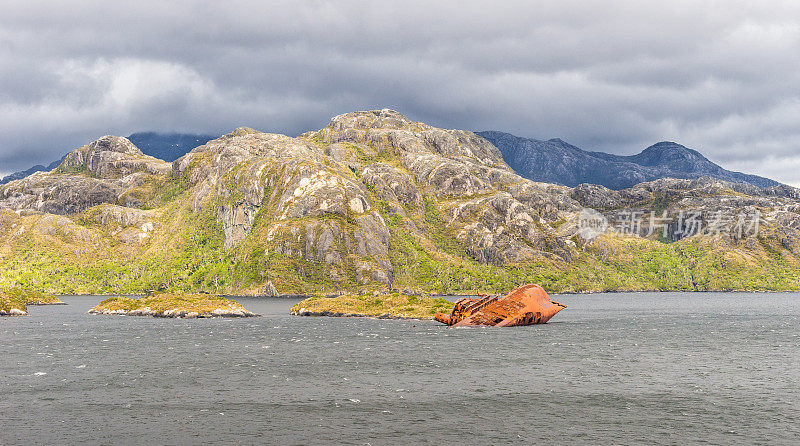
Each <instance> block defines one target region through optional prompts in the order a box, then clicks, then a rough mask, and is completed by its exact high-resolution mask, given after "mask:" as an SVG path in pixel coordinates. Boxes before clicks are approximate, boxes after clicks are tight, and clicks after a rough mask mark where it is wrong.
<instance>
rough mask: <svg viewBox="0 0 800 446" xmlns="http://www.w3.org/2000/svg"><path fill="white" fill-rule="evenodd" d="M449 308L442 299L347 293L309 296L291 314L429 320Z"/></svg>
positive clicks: (449, 305)
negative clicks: (387, 316) (350, 315)
mask: <svg viewBox="0 0 800 446" xmlns="http://www.w3.org/2000/svg"><path fill="white" fill-rule="evenodd" d="M452 309H453V303H452V302H448V301H447V300H445V299H442V298H435V299H434V298H431V297H422V296H407V295H404V294H399V293H390V294H384V295H380V296H375V295H374V294H366V295H353V294H347V295H343V296H337V297H310V298H308V299H305V300H303V301H301V302H299V303H298V304H296V305H295V306H293V307H292V309H291V312H292V313H298V312H301V311H310V312H324V311H329V312H332V313H345V314H358V315H365V316H381V315H384V314H390V315H392V316H395V317H401V318H414V319H430V318H433V315H434V314H436V313H437V312H443V313H449V312H450V311H451V310H452Z"/></svg>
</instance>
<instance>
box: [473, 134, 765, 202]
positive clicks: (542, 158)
mask: <svg viewBox="0 0 800 446" xmlns="http://www.w3.org/2000/svg"><path fill="white" fill-rule="evenodd" d="M476 133H477V134H478V135H480V136H482V137H484V138H486V139H487V140H489V142H491V143H492V144H494V145H495V146H496V147H497V148H498V149H500V152H502V154H503V159H504V160H505V162H506V163H507V164H508V165H509V166H510V167H511V168H512V169H514V171H515V172H517V174H519V175H520V176H522V177H524V178H527V179H530V180H534V181H541V182H545V183H555V184H563V185H565V186H570V187H574V186H577V185H578V184H581V183H591V184H600V185H603V186H605V187H607V188H609V189H615V190H620V189H627V188H629V187H632V186H634V185H636V184H639V183H642V182H645V181H653V180H657V179H660V178H684V179H694V178H699V177H712V178H717V179H720V180H724V181H730V182H734V183H749V184H752V185H755V186H757V187H772V186H777V185H779V184H780V183H778V182H777V181H774V180H771V179H769V178H764V177H760V176H756V175H748V174H744V173H740V172H733V171H730V170H726V169H723V168H722V167H720V166H718V165H717V164H714V163H713V162H711V161H709V160H708V158H706V157H704V156H703V155H702V154H700V152H698V151H696V150H692V149H689V148H686V147H684V146H682V145H680V144H677V143H674V142H666V141H665V142H660V143H658V144H654V145H652V146H650V147H648V148H646V149H644V150H643V151H642V152H641V153H639V154H637V155H630V156H621V155H613V154H610V153H603V152H589V151H586V150H582V149H580V148H578V147H575V146H573V145H571V144H568V143H566V142H564V141H562V140H560V139H550V140H547V141H542V140H538V139H529V138H521V137H518V136H514V135H512V134H510V133H503V132H497V131H486V132H476Z"/></svg>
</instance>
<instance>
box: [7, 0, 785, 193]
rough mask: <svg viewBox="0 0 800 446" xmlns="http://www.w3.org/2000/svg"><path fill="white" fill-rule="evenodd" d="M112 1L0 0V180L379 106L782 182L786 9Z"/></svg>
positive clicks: (301, 127) (294, 128) (434, 120)
mask: <svg viewBox="0 0 800 446" xmlns="http://www.w3.org/2000/svg"><path fill="white" fill-rule="evenodd" d="M6 3H10V2H6ZM31 3H32V4H31ZM127 3H130V2H125V3H122V2H88V1H87V2H77V1H76V2H64V1H61V2H17V3H10V4H6V5H3V8H2V11H3V13H2V14H0V172H3V171H6V172H7V171H12V170H18V169H21V168H26V167H28V166H30V165H32V164H34V163H44V162H49V161H50V160H52V159H55V158H56V157H58V156H60V155H61V154H62V153H64V152H66V151H68V150H70V149H72V148H74V147H77V146H80V145H82V144H85V143H86V142H88V141H90V140H92V139H94V138H97V137H99V136H102V135H104V134H107V133H111V134H118V135H127V134H130V133H132V132H135V131H139V130H164V131H199V132H212V133H222V132H225V131H229V130H231V129H233V128H235V127H237V126H239V125H248V126H252V127H256V128H259V129H262V130H266V131H276V132H282V133H288V134H298V133H301V132H303V131H306V130H311V129H316V128H319V127H322V126H324V125H325V124H326V123H327V121H328V120H329V119H330V117H331V116H333V115H336V114H339V113H344V112H347V111H353V110H362V109H371V108H383V107H391V108H395V109H397V110H399V111H401V112H403V113H405V114H406V115H408V116H409V117H411V118H412V119H416V120H422V121H426V122H428V123H430V124H433V125H436V126H441V127H450V128H465V129H471V130H485V129H497V130H504V131H509V132H512V133H515V134H518V135H522V136H530V137H537V138H551V137H560V138H563V139H565V140H568V141H570V142H572V143H574V144H576V145H579V146H581V147H584V148H587V149H592V150H605V151H610V152H615V153H633V152H637V151H639V150H641V149H643V148H644V147H646V146H648V145H649V144H651V143H654V142H656V141H660V140H673V141H678V142H681V143H683V144H685V145H688V146H690V147H694V148H697V149H699V150H701V151H702V152H703V153H705V154H706V155H707V156H709V157H710V158H711V159H712V160H714V161H716V162H719V163H721V164H723V165H724V166H726V167H729V168H735V169H739V170H744V171H748V172H753V173H759V174H762V175H767V176H771V177H774V178H776V179H778V180H781V181H785V182H789V183H793V184H800V169H798V168H800V153H798V150H797V149H798V148H799V147H800V58H798V56H797V55H798V54H800V6H798V4H797V3H796V2H779V1H774V2H759V3H758V4H756V3H754V2H735V1H725V2H715V1H710V2H703V3H702V4H700V2H694V1H678V2H668V4H665V3H667V2H644V1H627V2H586V1H580V2H578V1H558V2H524V1H520V2H491V3H471V2H464V1H460V2H408V1H406V2H392V3H389V2H374V1H373V2H348V1H341V2H324V1H313V2H297V1H292V2H207V3H201V2H191V3H188V2H187V3H183V2H149V1H138V2H135V3H132V4H127Z"/></svg>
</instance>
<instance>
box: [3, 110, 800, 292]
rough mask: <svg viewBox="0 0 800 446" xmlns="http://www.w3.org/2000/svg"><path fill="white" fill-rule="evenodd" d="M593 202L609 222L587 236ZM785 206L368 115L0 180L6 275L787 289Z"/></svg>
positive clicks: (232, 284) (127, 284)
mask: <svg viewBox="0 0 800 446" xmlns="http://www.w3.org/2000/svg"><path fill="white" fill-rule="evenodd" d="M587 208H591V209H593V211H592V212H593V213H591V214H589V215H590V216H592V217H593V218H600V219H602V220H603V221H605V222H606V225H607V226H608V228H609V230H608V231H604V232H603V231H600V232H596V233H593V234H592V233H587V231H584V230H583V229H585V228H584V227H583V226H582V225H583V220H585V218H586V212H587ZM798 212H800V190H798V189H795V188H791V187H789V186H785V185H781V186H775V187H770V188H758V187H756V186H753V185H750V184H745V183H729V182H725V181H721V180H716V179H713V178H700V179H692V180H680V179H659V180H656V181H652V182H645V183H641V184H638V185H636V186H635V187H633V188H629V189H624V190H620V191H615V190H610V189H608V188H605V187H603V186H598V185H590V184H582V185H580V186H578V187H575V188H569V187H566V186H559V185H556V184H547V183H539V182H534V181H531V180H528V179H525V178H523V177H521V176H519V175H518V174H517V173H515V172H514V171H513V170H511V168H510V167H509V166H508V164H507V163H506V162H505V161H504V160H503V157H502V153H501V152H500V150H499V149H498V148H497V147H495V146H494V145H492V144H491V143H490V142H489V141H487V140H486V139H484V138H482V137H480V136H478V135H476V134H474V133H472V132H469V131H465V130H458V129H439V128H435V127H433V126H430V125H428V124H425V123H422V122H415V121H412V120H410V119H408V118H407V117H405V116H403V115H402V114H400V113H398V112H396V111H393V110H389V109H383V110H369V111H361V112H352V113H345V114H343V115H338V116H335V117H333V118H331V120H330V122H329V123H328V124H327V125H326V126H325V127H323V128H321V129H319V130H314V131H309V132H306V133H304V134H302V135H300V136H298V137H291V136H287V135H280V134H273V133H265V132H260V131H257V130H254V129H251V128H246V127H240V128H237V129H235V130H234V131H232V132H230V133H228V134H225V135H222V136H220V137H218V138H215V139H213V140H211V141H208V142H207V143H206V144H204V145H201V146H198V147H196V148H194V149H193V150H192V151H191V152H189V153H187V154H186V155H184V156H182V157H180V158H178V159H177V160H175V161H174V162H172V163H169V162H166V161H163V160H159V159H156V158H153V157H151V156H148V155H146V154H144V153H143V152H142V151H141V150H140V149H139V148H137V147H136V146H135V145H134V144H132V143H131V142H130V141H129V140H128V139H127V138H122V137H114V136H106V137H103V138H100V139H99V140H97V141H94V142H92V143H90V144H87V145H85V146H82V147H79V148H77V149H75V150H73V151H71V152H70V153H69V155H68V156H67V157H66V159H65V160H64V162H63V163H62V164H61V165H59V166H58V167H57V168H55V169H54V170H52V171H50V172H38V173H35V174H33V175H31V176H29V177H26V178H24V179H20V180H16V181H12V182H10V183H8V184H6V185H3V186H0V286H7V285H15V284H17V285H25V286H29V287H34V288H37V289H41V290H44V291H48V292H51V293H59V294H76V293H90V294H102V293H122V294H131V293H134V294H135V293H142V292H145V291H146V290H169V291H193V292H194V291H210V292H215V293H223V294H267V293H275V292H276V291H275V290H277V292H278V293H291V294H310V293H321V294H325V293H339V292H344V291H353V292H367V291H375V290H386V289H398V290H402V289H408V290H419V291H423V292H435V293H475V292H501V291H504V290H505V291H507V290H509V289H512V288H514V287H515V286H517V285H519V284H522V283H529V282H534V283H539V284H541V285H542V286H544V287H545V288H546V289H547V290H548V291H550V292H586V291H609V290H696V291H699V290H756V289H757V290H787V289H792V290H797V289H800V213H798ZM689 214H691V215H694V217H693V218H694V221H695V223H696V224H694V225H693V226H692V227H691V228H687V226H686V224H685V219H684V217H685V216H686V215H689ZM737 215H738V216H739V217H742V216H743V217H746V219H747V222H750V225H749V226H745V225H743V224H742V221H743V219H742V218H738V219H737ZM634 216H636V220H635V221H634ZM667 217H669V218H670V219H671V220H670V221H669V222H668V223H663V221H664V219H665V218H667ZM723 217H724V218H723ZM753 221H755V222H756V224H753V223H752V222H753ZM653 223H655V224H658V225H660V226H658V227H659V230H658V231H653V230H650V231H647V227H648V224H653ZM701 226H702V227H701ZM753 227H755V228H756V231H752V229H753ZM651 228H652V226H651ZM692 228H693V229H694V230H695V231H694V232H691V231H689V229H692ZM611 229H613V230H611ZM662 229H663V230H662ZM590 232H591V231H590Z"/></svg>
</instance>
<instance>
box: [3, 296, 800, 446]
mask: <svg viewBox="0 0 800 446" xmlns="http://www.w3.org/2000/svg"><path fill="white" fill-rule="evenodd" d="M100 299H101V298H99V297H67V298H64V300H65V301H66V302H68V303H69V305H68V306H52V307H31V308H29V313H30V315H29V316H27V317H16V318H2V319H0V346H2V353H0V355H1V356H0V444H23V443H24V444H30V443H48V444H65V443H67V444H74V443H87V444H97V443H102V444H110V443H126V444H147V443H149V444H202V443H214V442H224V443H228V444H231V443H246V444H251V443H280V444H308V443H331V442H336V443H351V444H366V443H369V444H373V445H376V444H397V443H408V444H416V443H435V444H439V443H449V442H456V441H460V442H465V443H470V444H473V443H483V444H498V443H520V444H530V443H532V442H534V441H535V442H544V443H592V444H599V443H604V444H608V443H616V444H631V443H647V444H685V443H687V442H706V443H712V444H734V443H740V444H745V443H747V444H751V443H764V444H766V443H769V444H776V443H779V444H780V443H782V444H797V440H798V438H800V385H798V382H800V337H799V335H800V326H799V325H798V323H799V322H800V295H797V294H715V293H701V294H688V293H687V294H684V293H663V294H649V293H635V294H598V295H591V296H580V295H567V296H558V297H557V299H556V300H559V301H561V302H563V303H565V304H567V306H568V308H567V309H566V310H564V311H562V312H561V313H559V314H558V315H557V316H556V317H555V318H554V319H553V320H552V321H551V322H550V323H549V324H547V325H542V326H531V327H518V328H506V329H496V328H465V329H451V328H445V327H443V326H439V325H437V324H435V323H433V322H419V321H395V320H373V319H336V318H300V317H293V316H289V315H288V314H287V311H288V308H289V307H290V306H291V305H292V304H293V303H294V302H295V301H288V300H280V299H269V300H256V299H239V300H240V302H242V303H243V304H244V305H245V306H246V307H247V308H248V309H250V310H253V311H255V312H258V313H261V314H263V315H264V317H261V318H249V319H198V320H179V319H156V318H149V317H121V316H116V317H114V316H91V315H88V314H86V311H87V310H88V309H89V308H90V307H91V306H93V305H95V304H96V303H97V302H98V301H99V300H100Z"/></svg>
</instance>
